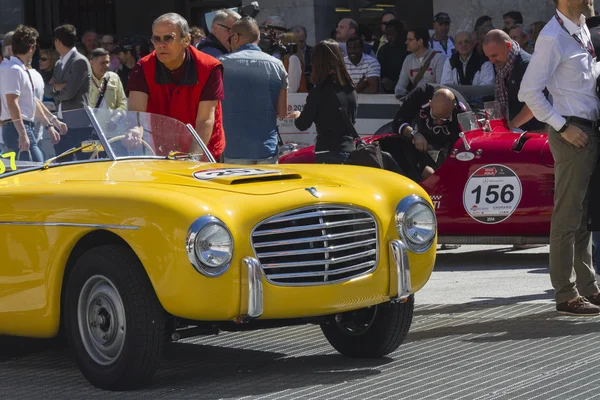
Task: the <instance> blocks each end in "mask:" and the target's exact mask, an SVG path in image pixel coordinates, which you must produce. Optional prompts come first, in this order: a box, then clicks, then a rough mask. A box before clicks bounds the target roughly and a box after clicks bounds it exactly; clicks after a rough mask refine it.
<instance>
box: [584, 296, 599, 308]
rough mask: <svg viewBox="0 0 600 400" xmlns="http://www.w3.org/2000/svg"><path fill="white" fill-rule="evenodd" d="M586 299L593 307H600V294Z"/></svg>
mask: <svg viewBox="0 0 600 400" xmlns="http://www.w3.org/2000/svg"><path fill="white" fill-rule="evenodd" d="M585 298H586V300H587V301H589V302H590V303H592V304H593V305H596V306H600V293H596V294H594V295H592V296H585Z"/></svg>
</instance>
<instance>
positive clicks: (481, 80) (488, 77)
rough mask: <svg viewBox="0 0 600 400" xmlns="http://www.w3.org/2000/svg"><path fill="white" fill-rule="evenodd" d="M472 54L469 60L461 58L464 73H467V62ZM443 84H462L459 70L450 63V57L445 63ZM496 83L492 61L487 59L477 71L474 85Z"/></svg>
mask: <svg viewBox="0 0 600 400" xmlns="http://www.w3.org/2000/svg"><path fill="white" fill-rule="evenodd" d="M470 59H471V56H469V58H468V59H467V61H463V59H462V58H460V62H461V63H462V69H463V74H466V73H467V64H468V63H469V60H470ZM440 83H441V84H442V85H460V81H459V79H458V71H457V70H456V69H455V68H454V69H453V68H452V66H451V65H450V59H448V60H446V62H445V63H444V71H443V72H442V80H441V82H440ZM495 84H496V75H495V73H494V67H493V66H492V63H490V62H489V61H486V62H485V63H483V65H482V66H481V68H480V69H479V71H477V72H476V73H475V76H474V77H473V83H472V84H471V85H472V86H485V85H495Z"/></svg>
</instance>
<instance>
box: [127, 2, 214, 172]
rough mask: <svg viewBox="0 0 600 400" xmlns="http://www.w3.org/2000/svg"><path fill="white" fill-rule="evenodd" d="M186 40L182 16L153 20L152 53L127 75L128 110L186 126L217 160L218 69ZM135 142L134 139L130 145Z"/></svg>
mask: <svg viewBox="0 0 600 400" xmlns="http://www.w3.org/2000/svg"><path fill="white" fill-rule="evenodd" d="M191 40H192V39H191V35H190V27H189V25H188V23H187V21H186V20H185V18H183V17H182V16H181V15H179V14H176V13H167V14H163V15H161V16H160V17H158V18H157V19H156V20H155V21H154V23H153V24H152V43H153V44H154V48H155V50H154V51H153V52H152V53H150V54H149V55H147V56H146V57H144V58H142V59H141V60H140V61H139V62H138V63H137V64H136V66H135V67H134V68H133V71H131V76H130V77H129V87H128V89H129V101H128V108H129V110H130V111H140V112H148V113H153V114H158V115H164V116H167V117H171V118H175V119H177V120H179V121H181V122H183V123H184V124H191V125H192V126H194V127H195V128H196V132H198V135H199V136H200V138H201V139H202V141H203V142H204V143H205V144H206V146H207V147H208V150H210V152H211V153H212V155H213V157H214V158H215V159H217V160H218V159H219V158H220V157H221V154H222V153H223V150H224V149H225V134H224V132H223V124H222V116H221V100H223V98H224V95H223V67H222V65H221V63H220V62H219V61H217V60H216V59H215V58H214V57H211V56H209V55H207V54H204V53H202V52H200V51H198V50H197V49H196V48H195V47H194V46H192V45H191ZM136 143H137V141H135V140H134V141H133V143H131V145H132V146H133V145H135V144H136ZM124 144H125V145H127V143H124ZM192 146H193V143H191V142H190V143H183V144H181V148H180V149H179V150H180V151H183V152H190V151H192V149H191V147H192Z"/></svg>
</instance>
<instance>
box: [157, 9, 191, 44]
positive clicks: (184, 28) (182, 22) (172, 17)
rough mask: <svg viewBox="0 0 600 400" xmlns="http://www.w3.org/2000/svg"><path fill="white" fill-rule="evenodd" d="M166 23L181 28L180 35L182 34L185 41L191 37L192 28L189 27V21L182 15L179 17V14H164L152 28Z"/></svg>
mask: <svg viewBox="0 0 600 400" xmlns="http://www.w3.org/2000/svg"><path fill="white" fill-rule="evenodd" d="M165 22H166V23H171V24H173V25H177V27H178V28H179V33H180V34H181V37H182V38H184V39H185V38H188V37H190V26H189V24H188V22H187V20H186V19H185V18H183V17H182V16H181V15H179V14H177V13H167V14H163V15H161V16H160V17H158V18H156V19H155V20H154V22H153V23H152V26H153V27H154V25H156V24H161V23H165Z"/></svg>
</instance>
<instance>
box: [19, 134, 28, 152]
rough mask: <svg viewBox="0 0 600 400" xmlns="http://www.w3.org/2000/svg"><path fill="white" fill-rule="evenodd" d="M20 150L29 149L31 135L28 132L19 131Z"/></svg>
mask: <svg viewBox="0 0 600 400" xmlns="http://www.w3.org/2000/svg"><path fill="white" fill-rule="evenodd" d="M19 150H20V151H29V136H27V133H26V132H23V133H19Z"/></svg>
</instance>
